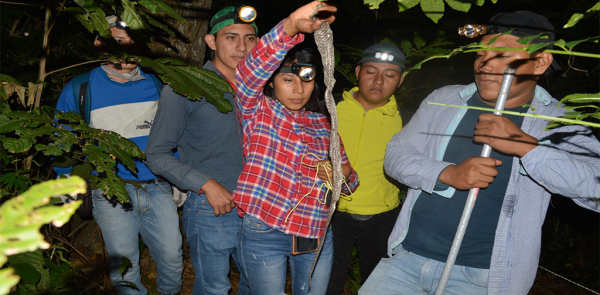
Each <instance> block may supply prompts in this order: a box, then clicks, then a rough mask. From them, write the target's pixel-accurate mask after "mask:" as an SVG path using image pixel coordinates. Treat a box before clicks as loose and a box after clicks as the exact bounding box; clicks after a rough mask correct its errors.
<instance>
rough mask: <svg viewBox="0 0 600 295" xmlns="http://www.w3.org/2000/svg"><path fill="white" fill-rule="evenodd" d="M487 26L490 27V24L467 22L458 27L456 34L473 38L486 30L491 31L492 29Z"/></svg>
mask: <svg viewBox="0 0 600 295" xmlns="http://www.w3.org/2000/svg"><path fill="white" fill-rule="evenodd" d="M488 27H489V28H490V29H491V25H476V24H468V25H465V26H462V27H460V28H458V34H459V35H461V36H465V37H467V38H475V37H477V36H479V35H484V34H485V33H488V32H490V33H491V31H492V30H490V29H489V28H488Z"/></svg>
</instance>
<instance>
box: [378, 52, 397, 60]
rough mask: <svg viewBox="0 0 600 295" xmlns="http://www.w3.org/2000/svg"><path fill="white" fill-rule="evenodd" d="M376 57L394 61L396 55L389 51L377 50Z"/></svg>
mask: <svg viewBox="0 0 600 295" xmlns="http://www.w3.org/2000/svg"><path fill="white" fill-rule="evenodd" d="M374 56H375V58H376V59H380V60H381V61H385V62H387V61H393V60H394V55H393V54H390V53H387V52H375V55H374Z"/></svg>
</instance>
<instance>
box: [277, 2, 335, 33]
mask: <svg viewBox="0 0 600 295" xmlns="http://www.w3.org/2000/svg"><path fill="white" fill-rule="evenodd" d="M336 11H337V7H335V6H332V5H330V4H327V2H321V1H313V2H311V3H308V4H306V5H304V6H302V7H300V8H298V9H297V10H296V11H294V12H292V14H290V16H289V17H288V18H287V19H286V20H285V22H284V23H283V30H284V31H285V33H286V35H288V36H291V37H293V36H295V35H296V34H298V33H313V32H314V31H316V30H318V29H319V28H320V27H321V25H322V24H323V22H328V23H330V24H331V23H333V22H334V21H335V16H334V13H335V12H336ZM313 17H315V18H314V19H315V20H314V21H313Z"/></svg>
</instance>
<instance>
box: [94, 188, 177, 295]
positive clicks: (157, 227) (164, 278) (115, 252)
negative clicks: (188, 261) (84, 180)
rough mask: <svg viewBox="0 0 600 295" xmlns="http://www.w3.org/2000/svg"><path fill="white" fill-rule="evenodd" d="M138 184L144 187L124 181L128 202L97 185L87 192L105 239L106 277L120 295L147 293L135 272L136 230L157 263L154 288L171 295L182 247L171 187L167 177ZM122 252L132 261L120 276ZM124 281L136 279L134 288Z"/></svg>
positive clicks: (136, 263) (173, 289) (137, 261)
mask: <svg viewBox="0 0 600 295" xmlns="http://www.w3.org/2000/svg"><path fill="white" fill-rule="evenodd" d="M141 186H142V187H143V189H139V188H137V187H135V186H133V185H132V184H129V183H128V184H126V185H125V188H126V189H127V192H128V193H129V199H130V201H129V203H124V204H121V203H119V202H118V201H116V200H115V201H109V200H108V199H107V198H106V196H105V195H103V194H102V192H101V191H100V190H99V189H97V190H94V191H92V200H93V203H94V208H93V210H92V213H93V215H94V219H95V220H96V223H97V224H98V226H100V229H101V230H102V237H103V239H104V243H105V244H106V251H107V252H108V257H109V267H110V278H111V280H112V281H113V285H114V286H115V289H116V290H117V291H118V292H119V294H121V295H128V294H147V293H148V292H147V290H146V288H144V286H143V285H142V280H141V276H140V265H139V259H140V253H139V249H140V246H139V235H141V236H142V239H143V240H144V243H145V244H146V246H148V249H149V250H150V254H151V255H152V257H153V258H154V262H155V263H156V270H157V272H158V276H157V279H156V281H157V291H158V292H159V293H160V294H174V293H177V292H178V291H179V289H181V274H182V273H183V251H182V249H181V245H182V238H181V232H180V230H179V216H178V215H177V206H176V205H175V203H173V195H172V194H171V186H170V185H169V183H166V182H159V183H148V184H141ZM121 257H126V258H127V259H129V261H131V267H130V268H128V269H126V270H125V272H124V273H123V274H122V275H121V274H120V273H119V266H121V264H122V261H121ZM127 282H129V283H133V284H135V285H136V286H137V289H136V288H134V287H132V286H131V285H130V284H128V283H127Z"/></svg>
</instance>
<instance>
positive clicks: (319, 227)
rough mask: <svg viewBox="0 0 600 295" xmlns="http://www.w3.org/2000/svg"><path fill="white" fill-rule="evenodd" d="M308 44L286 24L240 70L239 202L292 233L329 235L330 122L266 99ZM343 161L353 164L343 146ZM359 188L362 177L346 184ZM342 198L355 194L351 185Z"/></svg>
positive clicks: (353, 177) (248, 211) (256, 48)
mask: <svg viewBox="0 0 600 295" xmlns="http://www.w3.org/2000/svg"><path fill="white" fill-rule="evenodd" d="M303 40H304V35H302V34H298V35H296V36H295V37H293V38H291V37H289V36H287V35H285V33H284V31H283V21H282V22H280V23H279V24H278V25H277V26H275V27H274V28H273V29H272V30H271V31H270V32H269V33H268V34H266V35H265V36H263V37H262V38H261V39H260V41H259V42H258V44H257V45H256V46H254V48H253V49H252V51H251V52H250V53H249V54H248V55H247V56H246V59H245V60H244V61H243V62H241V63H240V64H239V65H238V67H237V71H236V86H237V91H236V96H237V97H236V103H237V106H238V112H239V117H240V118H241V119H242V125H243V134H244V135H243V136H244V143H243V149H244V155H245V157H246V166H245V167H244V169H243V171H242V174H241V176H240V178H239V180H238V184H237V188H236V190H235V192H234V194H233V198H234V200H235V202H236V204H237V206H238V208H239V209H241V211H243V212H244V213H246V214H250V215H252V216H254V217H256V218H258V219H259V220H261V221H262V222H264V223H266V224H267V225H269V226H271V227H273V228H274V229H277V230H280V231H282V232H284V233H286V234H290V235H294V236H300V237H306V238H318V237H321V236H323V234H324V230H325V223H326V220H327V212H328V209H329V207H327V206H326V205H325V189H320V188H321V185H322V181H321V180H320V179H319V178H318V177H317V171H316V169H315V168H314V167H311V166H310V165H314V163H315V162H316V161H319V160H328V159H329V132H330V129H331V127H330V125H329V121H328V119H327V118H326V117H325V116H324V115H322V114H319V113H313V112H309V111H305V110H304V109H302V110H301V111H300V112H298V113H294V112H292V111H290V110H289V109H287V108H286V107H285V106H283V105H282V104H281V103H279V102H278V101H277V100H275V99H273V98H271V97H267V96H265V95H264V94H263V88H264V87H265V84H266V82H267V80H268V79H269V78H270V77H271V75H272V74H273V72H274V71H275V70H276V69H277V68H278V67H279V65H280V63H281V61H282V60H283V58H284V57H285V55H286V53H287V52H288V51H289V50H290V49H291V48H292V47H293V46H294V45H296V44H298V43H300V42H302V41H303ZM342 161H343V163H345V164H349V162H348V159H347V157H346V153H345V152H344V150H343V147H342ZM346 182H347V184H348V186H349V187H350V189H352V190H353V189H354V188H356V186H357V185H358V176H357V175H356V172H354V171H353V172H352V175H351V176H350V177H349V178H348V179H346ZM342 193H346V194H349V193H350V192H349V191H348V190H347V189H346V187H345V186H343V187H342Z"/></svg>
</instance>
